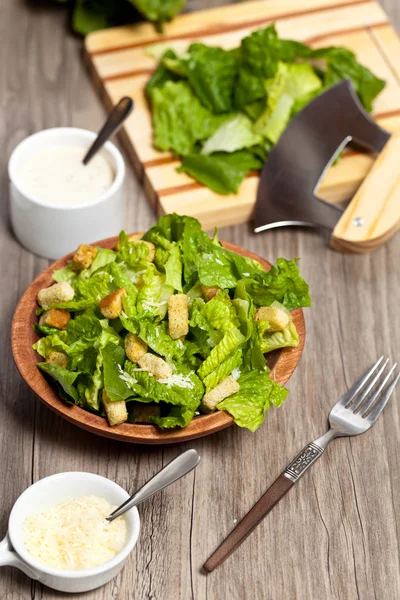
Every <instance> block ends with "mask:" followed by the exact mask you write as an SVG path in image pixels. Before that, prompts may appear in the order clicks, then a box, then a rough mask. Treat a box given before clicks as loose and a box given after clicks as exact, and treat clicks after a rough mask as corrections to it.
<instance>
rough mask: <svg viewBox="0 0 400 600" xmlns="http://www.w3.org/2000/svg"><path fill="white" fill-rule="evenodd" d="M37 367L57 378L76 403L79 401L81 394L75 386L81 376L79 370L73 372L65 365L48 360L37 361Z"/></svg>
mask: <svg viewBox="0 0 400 600" xmlns="http://www.w3.org/2000/svg"><path fill="white" fill-rule="evenodd" d="M37 367H39V369H40V370H41V371H44V372H45V373H47V375H50V377H52V378H53V379H55V381H57V383H59V384H60V386H61V387H62V389H63V390H64V392H65V393H66V394H67V395H68V396H69V397H70V398H71V400H74V402H75V404H76V403H77V402H78V400H79V395H78V391H77V390H76V388H75V387H74V383H75V381H76V379H77V377H78V376H79V372H75V373H72V372H71V371H68V370H67V369H64V367H60V366H59V365H54V364H52V363H47V362H39V363H37Z"/></svg>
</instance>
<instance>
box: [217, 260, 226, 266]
mask: <svg viewBox="0 0 400 600" xmlns="http://www.w3.org/2000/svg"><path fill="white" fill-rule="evenodd" d="M215 262H216V263H218V264H219V265H222V266H224V263H223V262H222V260H219V258H216V259H215Z"/></svg>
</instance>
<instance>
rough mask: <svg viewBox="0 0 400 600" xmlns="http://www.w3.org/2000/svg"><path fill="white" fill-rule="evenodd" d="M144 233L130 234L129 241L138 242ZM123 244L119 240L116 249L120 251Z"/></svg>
mask: <svg viewBox="0 0 400 600" xmlns="http://www.w3.org/2000/svg"><path fill="white" fill-rule="evenodd" d="M142 236H143V233H132V235H129V236H128V242H137V241H139V240H141V239H142ZM120 248H121V246H120V245H119V242H117V243H116V244H115V250H116V251H117V252H118V251H119V250H120Z"/></svg>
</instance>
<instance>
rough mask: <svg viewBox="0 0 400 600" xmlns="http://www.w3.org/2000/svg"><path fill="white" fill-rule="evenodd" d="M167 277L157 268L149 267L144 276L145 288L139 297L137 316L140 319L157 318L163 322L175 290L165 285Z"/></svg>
mask: <svg viewBox="0 0 400 600" xmlns="http://www.w3.org/2000/svg"><path fill="white" fill-rule="evenodd" d="M165 280H166V277H165V275H163V274H161V273H159V272H158V271H157V269H156V267H155V266H154V265H153V264H151V265H149V267H148V269H147V271H146V273H145V274H144V275H143V282H144V284H143V287H142V289H141V290H140V292H139V294H138V297H137V303H136V308H137V315H138V318H139V319H143V318H145V319H146V318H147V319H153V318H157V319H158V320H162V319H163V318H164V317H165V315H166V314H167V310H168V298H169V297H170V296H171V295H172V294H173V293H174V289H173V287H172V286H170V285H166V283H165Z"/></svg>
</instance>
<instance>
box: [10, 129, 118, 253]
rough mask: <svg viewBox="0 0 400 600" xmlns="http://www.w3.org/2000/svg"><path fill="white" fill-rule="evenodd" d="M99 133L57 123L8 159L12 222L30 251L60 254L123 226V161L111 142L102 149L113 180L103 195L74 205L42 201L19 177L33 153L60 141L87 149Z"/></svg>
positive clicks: (37, 135)
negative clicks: (26, 189)
mask: <svg viewBox="0 0 400 600" xmlns="http://www.w3.org/2000/svg"><path fill="white" fill-rule="evenodd" d="M96 135H97V134H96V133H93V132H92V131H87V130H86V129H76V128H74V127H57V128H54V129H46V130H44V131H39V132H38V133H35V134H33V135H31V136H29V137H27V138H26V139H25V140H23V141H22V142H21V143H20V144H18V146H17V147H16V148H15V149H14V151H13V153H12V155H11V157H10V160H9V163H8V176H9V180H10V205H11V224H12V227H13V230H14V233H15V235H16V237H17V238H18V240H19V241H20V242H21V244H23V246H25V247H26V248H27V249H28V250H30V251H31V252H34V253H35V254H38V255H39V256H44V257H45V258H60V257H61V256H64V255H65V254H68V253H69V252H72V251H73V250H75V249H76V248H77V247H78V246H79V244H82V243H83V242H86V243H90V242H93V241H95V240H101V239H104V238H107V237H111V236H112V235H116V233H118V232H119V231H120V230H121V229H122V226H123V216H124V206H123V193H122V192H123V190H122V185H123V181H124V177H125V165H124V160H123V158H122V155H121V153H120V152H119V150H118V149H117V148H116V146H114V144H111V142H107V143H106V144H105V145H104V146H103V148H102V150H100V152H101V153H102V154H103V156H104V157H105V158H106V159H107V160H108V161H109V163H110V164H111V166H112V168H113V170H114V173H115V177H114V181H113V182H112V184H111V186H110V187H109V188H108V189H107V191H106V192H104V194H102V195H101V196H99V197H98V198H96V199H95V200H92V201H90V202H85V203H82V204H73V205H71V206H65V205H58V204H51V203H49V202H43V201H41V200H40V198H36V197H34V196H30V195H29V194H27V193H26V192H25V191H24V189H23V186H21V182H20V177H19V176H18V173H19V167H20V165H21V164H22V163H23V161H24V160H26V159H27V157H28V156H30V155H32V153H33V152H35V151H37V150H41V149H43V148H46V147H52V146H57V147H59V146H62V145H65V146H69V147H71V146H75V147H79V148H82V149H86V148H89V147H90V145H91V144H92V142H93V140H94V139H95V137H96Z"/></svg>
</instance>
